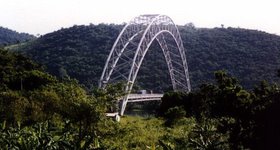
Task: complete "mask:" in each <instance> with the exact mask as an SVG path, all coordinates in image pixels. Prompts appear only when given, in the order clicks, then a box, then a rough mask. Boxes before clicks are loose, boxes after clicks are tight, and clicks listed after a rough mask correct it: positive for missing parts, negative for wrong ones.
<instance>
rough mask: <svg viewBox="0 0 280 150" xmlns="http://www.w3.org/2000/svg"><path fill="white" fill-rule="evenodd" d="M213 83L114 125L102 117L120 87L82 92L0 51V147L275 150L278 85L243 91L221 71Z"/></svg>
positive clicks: (24, 149) (74, 83) (172, 94)
mask: <svg viewBox="0 0 280 150" xmlns="http://www.w3.org/2000/svg"><path fill="white" fill-rule="evenodd" d="M276 75H277V74H276ZM278 76H279V77H280V71H278ZM214 78H215V81H214V82H212V83H205V84H202V85H200V87H199V88H198V89H197V90H194V91H192V92H190V93H181V92H167V93H165V94H164V97H163V98H162V103H161V104H160V107H159V109H158V110H157V115H156V116H153V117H147V118H141V117H132V116H124V117H122V119H121V121H120V122H115V121H113V120H112V119H110V118H108V117H105V112H106V111H107V110H108V109H110V108H112V107H115V106H116V105H115V104H116V102H117V101H116V100H117V99H118V98H119V97H121V96H123V93H122V85H121V84H115V85H108V86H107V87H106V88H105V89H93V90H91V91H86V90H85V89H83V88H82V87H81V86H80V85H79V84H78V83H77V81H76V80H72V79H70V78H69V77H64V78H56V77H55V76H52V75H50V74H48V73H46V72H45V71H44V68H43V67H42V66H41V65H39V64H37V63H35V62H33V61H32V60H30V59H28V58H26V57H24V56H22V55H21V54H19V53H15V52H10V51H7V50H2V49H0V84H1V87H0V114H1V117H0V147H1V149H7V150H8V149H15V150H16V149H21V150H29V149H49V150H55V149H96V150H97V149H99V150H100V149H121V150H122V149H151V150H156V149H159V150H175V149H178V150H181V149H189V150H196V149H199V150H220V149H223V150H227V149H233V150H236V149H240V150H242V149H251V150H265V149H269V150H278V149H279V148H280V145H279V143H280V141H279V139H280V136H279V135H280V130H279V126H280V122H279V119H278V114H279V113H280V112H279V110H280V109H279V107H280V87H279V85H278V84H269V83H267V82H265V81H263V82H260V83H259V84H258V85H256V86H255V88H254V89H253V90H246V89H244V88H243V87H242V86H241V85H240V84H239V81H238V79H236V78H234V77H232V76H230V75H228V74H227V73H226V72H224V71H217V72H215V73H214Z"/></svg>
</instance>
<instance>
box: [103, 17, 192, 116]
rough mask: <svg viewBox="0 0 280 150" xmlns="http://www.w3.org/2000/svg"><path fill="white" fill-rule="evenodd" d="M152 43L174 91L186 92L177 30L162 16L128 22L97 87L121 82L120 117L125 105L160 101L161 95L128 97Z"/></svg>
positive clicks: (182, 51) (187, 83)
mask: <svg viewBox="0 0 280 150" xmlns="http://www.w3.org/2000/svg"><path fill="white" fill-rule="evenodd" d="M153 42H158V44H159V45H160V48H161V50H162V52H163V54H164V57H165V61H166V65H167V67H168V71H169V75H170V78H171V83H172V87H173V90H174V91H185V92H190V90H191V86H190V81H189V73H188V66H187V60H186V55H185V49H184V46H183V42H182V39H181V36H180V33H179V30H178V28H177V26H176V25H175V24H174V22H173V21H172V19H171V18H170V17H168V16H165V15H158V14H152V15H140V16H138V17H135V18H134V19H132V20H131V21H130V22H128V23H127V24H126V25H125V26H124V28H123V29H122V31H121V32H120V34H119V35H118V37H117V39H116V41H115V43H114V45H113V46H112V49H111V51H110V54H109V56H108V58H107V61H106V63H105V66H104V69H103V72H102V75H101V77H100V80H99V87H100V88H106V85H107V84H109V83H115V82H120V81H125V83H126V84H125V87H124V92H125V93H127V95H126V96H124V97H123V98H122V106H121V109H120V110H121V111H120V115H123V114H124V111H125V108H126V105H127V103H128V102H139V101H149V100H160V99H161V97H162V96H163V95H162V94H142V95H140V94H131V91H132V88H133V85H134V82H135V79H136V77H137V74H138V71H139V69H140V67H141V64H142V61H143V59H144V58H145V55H146V53H147V51H148V50H149V47H150V46H151V44H152V43H153Z"/></svg>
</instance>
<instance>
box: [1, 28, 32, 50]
mask: <svg viewBox="0 0 280 150" xmlns="http://www.w3.org/2000/svg"><path fill="white" fill-rule="evenodd" d="M34 38H35V36H33V35H30V34H27V33H18V32H16V31H13V30H10V29H8V28H4V27H1V26H0V46H7V45H11V44H17V43H20V42H26V41H29V40H31V39H34Z"/></svg>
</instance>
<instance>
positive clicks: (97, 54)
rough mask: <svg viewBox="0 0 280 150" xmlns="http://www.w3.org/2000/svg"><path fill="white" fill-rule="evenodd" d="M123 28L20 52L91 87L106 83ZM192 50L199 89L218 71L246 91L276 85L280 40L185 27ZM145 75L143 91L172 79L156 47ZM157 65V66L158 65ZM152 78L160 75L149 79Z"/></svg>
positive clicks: (97, 29)
mask: <svg viewBox="0 0 280 150" xmlns="http://www.w3.org/2000/svg"><path fill="white" fill-rule="evenodd" d="M122 27H123V26H122V25H113V24H110V25H106V24H99V25H92V24H91V25H89V26H85V25H81V26H73V27H71V28H65V29H61V30H58V31H56V32H53V33H49V34H46V35H44V36H42V37H40V38H38V39H37V40H35V41H33V42H31V43H29V44H27V45H25V46H23V47H21V48H20V50H21V51H22V52H24V53H25V54H26V55H28V56H31V57H32V58H33V59H34V60H35V61H37V62H39V63H41V64H43V65H45V66H47V71H48V72H50V73H51V74H53V75H56V76H59V77H61V76H70V77H73V78H76V79H77V80H79V82H80V83H82V84H84V85H86V87H88V88H91V87H92V86H96V85H97V82H98V80H99V78H100V75H101V72H102V69H103V67H104V64H105V61H106V58H107V56H108V54H109V51H110V49H111V47H112V45H113V43H114V41H115V39H116V38H117V35H118V34H119V32H120V30H121V29H122ZM179 30H180V33H181V36H182V39H183V43H184V46H185V49H186V54H187V61H188V65H189V72H190V79H191V84H192V86H193V87H195V88H197V87H198V85H200V84H201V83H204V82H206V81H211V80H213V78H212V76H211V74H212V72H213V71H216V70H223V69H224V70H227V71H228V72H229V73H230V74H231V75H233V76H236V77H238V78H240V82H241V84H242V85H243V86H244V87H245V88H253V85H254V84H256V83H257V82H258V81H259V80H263V79H265V80H267V81H269V82H273V81H276V80H278V79H277V78H276V76H275V72H276V70H277V69H278V68H279V66H280V59H279V57H280V37H279V36H277V35H272V34H268V33H265V32H261V31H256V30H247V29H241V28H214V29H205V28H195V27H194V26H193V25H192V24H187V25H185V26H179ZM153 45H154V46H152V48H151V50H150V51H149V52H148V54H147V55H146V58H145V60H144V62H143V66H142V67H141V69H140V71H139V76H138V77H137V80H138V81H141V82H137V83H138V84H137V85H138V86H139V88H144V89H154V90H156V91H165V90H167V89H169V88H170V87H171V86H170V82H168V81H170V79H169V76H168V69H167V67H166V65H165V60H164V57H163V54H162V52H161V50H160V49H159V48H158V46H157V45H156V43H155V44H153ZM155 60H156V61H155ZM147 74H154V76H148V75H147Z"/></svg>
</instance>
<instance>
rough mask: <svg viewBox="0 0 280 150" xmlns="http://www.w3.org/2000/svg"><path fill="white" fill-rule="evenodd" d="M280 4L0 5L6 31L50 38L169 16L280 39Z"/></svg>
mask: <svg viewBox="0 0 280 150" xmlns="http://www.w3.org/2000/svg"><path fill="white" fill-rule="evenodd" d="M278 1H279V0H0V26H4V27H8V28H10V29H13V30H17V31H19V32H28V33H31V34H38V33H39V34H45V33H48V32H52V31H54V30H58V29H60V28H61V27H70V26H73V25H74V24H76V25H80V24H86V25H87V24H89V23H93V24H98V23H123V22H128V21H129V20H130V19H132V18H133V17H135V16H138V15H140V14H164V15H168V16H169V17H171V18H172V19H173V21H174V22H175V23H176V24H180V25H184V24H186V23H189V22H192V23H194V25H195V26H196V27H207V28H208V27H209V28H212V27H220V26H221V24H224V25H225V27H229V26H230V27H241V28H249V29H258V30H262V31H266V32H269V33H274V34H278V35H280V1H279V2H278Z"/></svg>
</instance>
